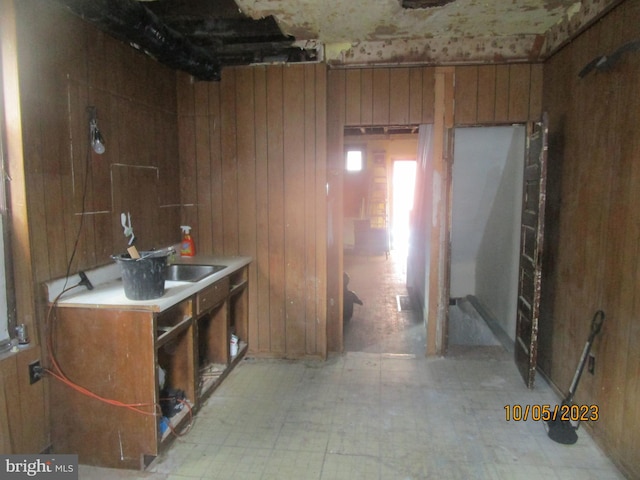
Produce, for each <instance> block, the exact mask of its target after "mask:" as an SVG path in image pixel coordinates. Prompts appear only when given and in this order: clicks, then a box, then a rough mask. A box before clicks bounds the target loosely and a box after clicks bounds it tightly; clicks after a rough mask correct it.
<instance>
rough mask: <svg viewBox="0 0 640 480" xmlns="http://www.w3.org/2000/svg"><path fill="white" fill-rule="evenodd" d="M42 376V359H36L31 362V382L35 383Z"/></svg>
mask: <svg viewBox="0 0 640 480" xmlns="http://www.w3.org/2000/svg"><path fill="white" fill-rule="evenodd" d="M41 378H42V367H41V366H40V360H36V361H35V362H32V363H30V364H29V384H31V385H33V384H34V383H36V382H37V381H38V380H40V379H41Z"/></svg>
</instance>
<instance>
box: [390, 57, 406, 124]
mask: <svg viewBox="0 0 640 480" xmlns="http://www.w3.org/2000/svg"><path fill="white" fill-rule="evenodd" d="M409 72H410V69H409V68H392V69H391V70H390V71H389V124H391V125H408V124H409V106H410V95H411V88H410V84H409Z"/></svg>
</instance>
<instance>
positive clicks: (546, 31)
mask: <svg viewBox="0 0 640 480" xmlns="http://www.w3.org/2000/svg"><path fill="white" fill-rule="evenodd" d="M618 1H619V0H582V1H579V0H522V1H518V2H505V1H503V0H455V1H453V2H452V3H450V4H448V5H446V6H443V7H433V8H425V9H403V8H402V7H401V6H400V2H399V1H398V0H368V1H361V2H350V1H347V0H325V1H323V2H318V1H316V0H262V1H256V0H237V3H238V6H239V7H240V8H241V10H242V11H243V12H244V13H246V14H248V15H250V16H252V17H253V18H261V17H264V16H266V15H274V16H275V17H276V19H277V20H278V23H279V25H280V27H281V28H282V29H283V31H284V32H285V33H288V34H290V35H293V36H294V37H295V38H296V39H297V40H298V41H299V42H303V43H304V42H307V41H311V42H317V43H320V44H323V45H324V46H325V59H326V61H327V63H329V64H333V65H366V64H389V63H429V64H461V63H477V62H482V63H489V62H505V61H508V62H509V61H511V62H512V61H535V60H540V59H541V58H542V57H544V56H546V55H548V53H549V52H551V51H553V50H554V49H556V48H557V47H558V46H560V45H562V44H564V43H565V42H566V40H567V39H568V38H570V36H572V35H575V33H577V32H578V31H580V30H581V29H582V28H583V27H584V26H585V25H587V24H588V23H590V22H591V21H592V20H593V19H594V18H597V17H598V16H599V15H600V14H601V13H602V12H604V11H605V10H607V9H608V8H609V7H610V6H611V5H613V4H615V3H618Z"/></svg>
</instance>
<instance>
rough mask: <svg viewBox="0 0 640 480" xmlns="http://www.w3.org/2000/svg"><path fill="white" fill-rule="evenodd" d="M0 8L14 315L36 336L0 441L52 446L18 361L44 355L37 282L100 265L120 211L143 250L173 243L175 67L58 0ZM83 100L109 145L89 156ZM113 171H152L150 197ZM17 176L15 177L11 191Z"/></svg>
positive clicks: (118, 235)
mask: <svg viewBox="0 0 640 480" xmlns="http://www.w3.org/2000/svg"><path fill="white" fill-rule="evenodd" d="M0 8H2V13H1V15H2V17H3V21H7V19H8V18H9V17H8V15H9V14H11V18H13V14H12V12H13V11H14V8H15V13H16V15H15V18H16V20H15V22H14V23H13V24H14V25H15V31H16V40H17V41H14V42H13V45H17V72H11V73H12V74H17V77H16V78H17V85H16V89H15V90H16V91H15V92H14V93H15V95H16V97H12V98H11V100H12V101H14V100H18V101H19V105H18V107H17V109H16V110H18V111H17V116H15V115H14V116H13V117H12V118H13V120H14V121H15V119H16V118H17V122H19V125H16V124H14V123H13V121H10V122H9V125H7V130H8V132H9V133H8V134H9V135H13V133H12V132H13V131H15V129H16V127H18V126H20V127H21V136H22V139H21V145H20V146H19V149H20V152H19V154H20V156H21V157H22V158H23V168H24V181H23V182H22V183H23V184H24V187H25V193H26V195H25V198H24V199H22V200H21V199H19V198H17V197H15V198H14V205H13V206H12V207H13V208H14V209H15V210H14V212H15V216H14V218H15V220H16V222H17V224H18V226H17V228H15V226H14V232H13V233H14V235H22V236H21V237H19V238H18V237H15V236H14V243H15V248H16V251H17V252H21V254H17V255H14V261H15V263H16V266H15V268H16V271H18V272H20V275H17V276H16V284H15V289H16V296H17V308H18V316H19V318H18V322H19V323H23V322H24V323H26V324H27V326H28V328H29V332H30V336H31V338H32V343H33V347H32V348H31V349H30V350H29V351H28V352H26V353H21V354H19V358H17V359H9V360H2V365H1V370H2V379H1V380H2V381H1V382H0V383H2V385H3V390H2V391H0V404H2V405H6V406H7V408H8V410H7V412H8V417H9V418H10V419H12V421H18V422H22V423H21V424H20V427H19V429H18V430H15V429H14V428H13V427H10V429H11V438H10V439H8V440H7V441H6V442H4V443H3V448H5V447H6V446H7V445H9V446H10V447H11V449H12V450H13V451H14V452H25V453H26V452H30V453H33V452H38V451H41V450H43V449H44V448H46V447H47V446H48V442H49V425H48V423H49V418H48V406H47V405H48V399H47V391H46V389H45V388H44V385H45V384H46V382H39V383H36V384H34V385H33V386H29V382H28V369H27V367H26V364H27V362H30V361H32V360H34V359H37V358H39V359H41V360H43V362H44V358H43V355H44V352H42V351H40V348H41V345H42V325H43V317H44V312H45V310H46V308H45V305H44V302H43V300H44V299H43V298H41V295H42V291H41V288H40V286H41V284H42V282H45V281H47V280H50V279H53V278H57V277H62V276H64V275H65V274H66V272H67V269H68V268H69V271H70V272H71V273H76V272H77V271H78V270H86V269H90V268H92V267H96V266H99V265H103V264H108V263H110V262H111V261H112V260H111V259H110V255H112V254H115V253H120V252H124V251H125V247H126V239H125V237H124V236H123V232H122V227H121V225H120V208H122V209H126V210H130V211H131V213H132V221H133V226H134V231H135V233H136V237H137V238H138V242H139V243H138V244H137V245H138V247H139V248H141V249H144V248H149V247H161V246H166V245H169V244H173V243H176V242H178V241H179V239H180V231H179V225H180V216H179V215H180V207H179V202H180V197H179V184H178V182H177V181H176V179H177V178H178V173H177V172H178V168H179V165H178V137H177V131H178V128H177V114H176V91H175V78H176V75H175V72H173V71H171V70H169V69H168V68H166V67H163V66H161V65H160V64H158V63H157V62H155V61H154V60H151V59H150V58H148V57H146V56H145V55H143V54H142V53H139V52H136V51H135V50H133V49H132V48H131V47H130V46H129V45H126V44H123V43H121V42H118V41H116V40H114V39H112V38H111V37H108V36H106V35H104V34H102V33H101V32H99V31H98V30H97V29H95V28H94V27H92V26H89V25H88V24H87V23H85V22H83V21H82V20H80V19H78V18H77V17H74V16H72V15H71V14H70V13H69V12H68V11H67V10H66V9H65V8H64V7H62V6H60V5H59V4H57V3H55V2H41V1H38V0H20V1H19V2H18V1H14V0H2V3H1V4H0ZM4 34H5V29H4V27H3V35H4ZM14 70H15V67H14ZM3 73H4V75H5V79H6V78H7V77H6V75H7V74H8V72H7V71H6V70H5V71H4V72H3ZM18 91H19V97H18V96H17V95H18ZM90 105H92V106H95V107H96V108H97V114H98V124H99V127H100V129H101V131H102V134H103V135H104V138H105V141H106V149H107V150H106V153H105V154H104V155H101V156H99V155H96V154H94V153H90V152H89V146H88V136H89V126H88V125H89V117H88V113H87V107H88V106H90ZM14 113H15V112H14ZM15 158H17V157H16V154H15V152H12V159H14V161H15ZM114 168H115V169H118V172H117V173H118V174H120V175H121V178H127V177H129V178H140V177H139V176H136V174H137V173H139V172H140V170H144V171H145V172H146V171H147V169H152V170H153V171H154V172H155V174H154V175H150V176H147V175H143V177H144V178H150V184H149V185H144V186H143V187H144V188H143V189H144V191H145V192H157V198H154V197H153V195H146V196H145V198H141V197H140V193H139V192H140V190H139V189H138V188H125V187H126V185H129V184H130V180H126V181H125V182H124V183H123V184H118V183H117V182H116V183H112V174H113V173H114ZM127 169H128V170H129V172H125V171H124V170H127ZM128 173H131V176H129V175H128ZM85 177H87V179H88V183H87V188H86V196H85V194H84V192H85V187H84V185H85V183H84V179H85ZM115 177H117V175H115ZM20 180H21V177H20V176H18V175H16V176H15V177H14V182H13V184H12V187H11V188H12V190H16V191H17V189H18V187H19V184H20ZM137 186H138V185H136V187H137ZM13 197H14V192H13V191H12V198H13ZM83 197H84V200H83ZM16 199H17V201H16ZM142 204H143V205H144V207H142V206H141V205H142ZM116 206H117V209H116ZM150 207H151V209H149V208H150ZM83 212H84V213H83ZM79 231H80V232H81V233H80V235H79V236H78V232H79ZM76 238H77V249H76V250H75V254H74V253H73V252H74V245H75V244H76ZM24 249H27V250H28V251H24ZM72 259H73V261H72ZM69 264H70V266H69ZM96 354H97V355H99V352H96ZM44 363H45V364H46V362H44ZM14 368H15V369H16V370H14ZM25 377H26V381H25ZM15 382H17V385H16V384H15ZM14 387H16V388H15V389H14ZM7 391H10V392H11V395H9V396H5V393H6V392H7ZM16 394H17V395H18V398H16ZM53 420H54V421H55V419H53Z"/></svg>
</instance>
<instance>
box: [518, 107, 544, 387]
mask: <svg viewBox="0 0 640 480" xmlns="http://www.w3.org/2000/svg"><path fill="white" fill-rule="evenodd" d="M548 131H549V127H548V119H547V115H546V113H545V114H543V117H542V121H541V122H536V123H533V122H530V123H529V124H528V125H527V151H526V156H525V165H524V185H523V190H522V220H521V230H520V231H521V234H520V269H519V281H518V283H519V284H518V310H517V315H518V317H517V320H516V342H515V361H516V364H517V365H518V369H519V370H520V374H521V375H522V378H523V379H524V382H525V384H526V385H527V387H529V388H533V383H534V380H535V373H536V359H537V350H538V317H539V313H540V289H541V278H542V252H543V246H544V208H545V200H546V174H547V136H548Z"/></svg>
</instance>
